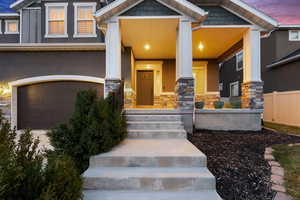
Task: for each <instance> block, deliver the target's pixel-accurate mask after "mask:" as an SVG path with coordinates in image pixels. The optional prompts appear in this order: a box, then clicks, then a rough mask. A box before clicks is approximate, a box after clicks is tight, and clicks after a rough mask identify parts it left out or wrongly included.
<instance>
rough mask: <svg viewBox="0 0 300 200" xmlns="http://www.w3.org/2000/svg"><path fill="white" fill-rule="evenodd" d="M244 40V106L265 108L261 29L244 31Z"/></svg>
mask: <svg viewBox="0 0 300 200" xmlns="http://www.w3.org/2000/svg"><path fill="white" fill-rule="evenodd" d="M243 40H244V47H243V49H244V83H243V86H242V104H243V107H244V108H251V109H263V104H264V98H263V82H262V81H261V37H260V31H259V30H256V29H252V28H250V29H249V30H247V31H246V32H245V33H244V38H243Z"/></svg>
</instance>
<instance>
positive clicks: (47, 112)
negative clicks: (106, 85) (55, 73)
mask: <svg viewBox="0 0 300 200" xmlns="http://www.w3.org/2000/svg"><path fill="white" fill-rule="evenodd" d="M87 89H95V90H97V93H98V94H99V96H100V97H103V84H97V83H89V82H76V81H59V82H46V83H39V84H34V85H26V86H22V87H19V88H18V129H25V128H30V129H49V128H52V127H53V126H56V125H57V124H60V123H66V122H68V121H69V119H70V116H71V115H72V113H73V111H74V105H75V100H76V95H77V93H78V92H79V91H82V90H87Z"/></svg>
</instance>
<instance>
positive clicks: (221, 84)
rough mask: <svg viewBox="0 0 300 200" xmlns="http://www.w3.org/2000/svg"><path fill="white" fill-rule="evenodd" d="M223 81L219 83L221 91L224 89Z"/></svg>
mask: <svg viewBox="0 0 300 200" xmlns="http://www.w3.org/2000/svg"><path fill="white" fill-rule="evenodd" d="M223 88H224V87H223V83H219V91H220V92H221V91H223Z"/></svg>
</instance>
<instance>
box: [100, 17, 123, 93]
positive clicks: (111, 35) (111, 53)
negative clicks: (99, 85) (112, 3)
mask: <svg viewBox="0 0 300 200" xmlns="http://www.w3.org/2000/svg"><path fill="white" fill-rule="evenodd" d="M105 43H106V76H105V92H104V93H105V94H104V96H105V97H107V95H108V94H109V93H110V92H114V91H117V90H118V89H119V88H120V85H121V32H120V24H119V20H118V19H111V21H109V22H108V23H107V29H106V35H105Z"/></svg>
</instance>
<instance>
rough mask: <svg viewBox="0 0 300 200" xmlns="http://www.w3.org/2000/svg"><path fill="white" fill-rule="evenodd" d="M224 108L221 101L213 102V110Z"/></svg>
mask: <svg viewBox="0 0 300 200" xmlns="http://www.w3.org/2000/svg"><path fill="white" fill-rule="evenodd" d="M223 106H224V102H223V101H214V107H215V109H222V108H223Z"/></svg>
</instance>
